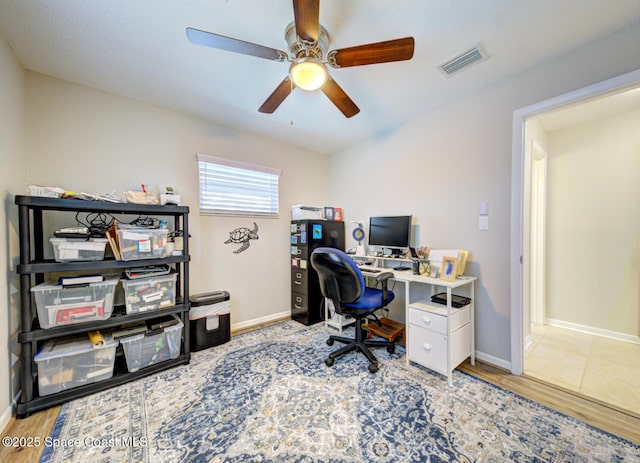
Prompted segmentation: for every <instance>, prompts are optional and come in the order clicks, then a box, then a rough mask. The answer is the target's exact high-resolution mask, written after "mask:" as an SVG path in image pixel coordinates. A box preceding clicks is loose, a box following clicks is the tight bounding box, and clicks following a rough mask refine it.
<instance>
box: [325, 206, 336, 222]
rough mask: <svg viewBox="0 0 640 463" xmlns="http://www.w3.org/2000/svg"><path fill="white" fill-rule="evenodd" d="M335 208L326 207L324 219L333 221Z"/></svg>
mask: <svg viewBox="0 0 640 463" xmlns="http://www.w3.org/2000/svg"><path fill="white" fill-rule="evenodd" d="M333 212H334V211H333V207H329V206H325V208H324V219H325V220H331V221H333Z"/></svg>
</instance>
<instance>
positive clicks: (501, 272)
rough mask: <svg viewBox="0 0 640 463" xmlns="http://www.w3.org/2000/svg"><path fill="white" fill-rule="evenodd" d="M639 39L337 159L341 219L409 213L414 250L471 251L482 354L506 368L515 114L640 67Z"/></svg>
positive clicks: (551, 68)
mask: <svg viewBox="0 0 640 463" xmlns="http://www.w3.org/2000/svg"><path fill="white" fill-rule="evenodd" d="M638 42H640V25H638V26H636V27H634V28H630V29H628V30H626V31H625V32H624V33H620V34H617V35H614V36H612V37H609V38H607V39H605V40H602V41H600V42H596V43H593V44H588V45H585V46H584V47H582V48H580V49H578V50H575V51H573V52H572V53H570V54H567V55H565V56H562V57H560V58H558V59H557V60H554V61H551V62H549V63H546V64H544V65H542V66H538V67H536V68H532V69H531V70H529V71H527V72H524V73H522V74H519V75H517V76H514V77H512V78H510V79H508V80H506V81H504V82H501V83H500V84H499V85H496V86H492V87H489V88H486V89H484V90H482V91H480V92H477V93H475V94H473V95H470V96H461V98H460V100H459V101H457V102H454V103H452V104H451V105H449V106H446V107H443V108H440V109H437V110H435V111H433V112H431V113H429V114H426V115H424V116H422V117H420V118H418V119H416V120H414V121H412V122H410V123H408V124H405V125H403V126H402V127H400V128H399V129H398V130H396V131H395V132H390V133H386V134H384V136H380V137H376V138H374V139H372V140H370V141H368V142H367V143H364V144H361V145H359V146H356V147H353V148H351V149H347V150H344V151H343V152H340V153H336V154H334V155H332V157H331V161H330V162H331V164H330V166H331V169H330V170H331V176H330V188H329V191H330V194H331V197H330V199H331V201H332V202H333V203H335V204H341V205H342V206H343V207H344V209H345V220H347V221H349V220H359V221H366V220H367V218H368V217H369V216H371V215H378V214H404V213H412V214H413V215H414V220H415V221H416V222H417V225H418V227H419V242H418V243H417V244H419V245H423V246H424V245H426V246H430V247H433V248H449V247H454V248H466V249H468V250H470V252H471V256H470V258H471V262H470V263H469V264H468V265H467V269H468V273H469V274H473V275H476V276H478V278H479V284H478V285H477V291H476V302H477V304H476V349H477V351H478V355H479V357H481V358H485V359H487V360H489V361H491V362H493V363H496V364H498V365H503V366H505V367H507V368H509V367H510V361H511V338H510V330H511V325H510V322H511V320H510V319H511V314H510V311H511V306H510V275H511V273H510V272H511V269H510V227H511V223H510V220H511V217H510V201H511V194H512V193H511V180H512V172H511V158H512V146H513V145H512V129H513V128H512V124H513V112H514V111H515V110H517V109H519V108H522V107H525V106H528V105H531V104H534V103H537V102H540V101H543V100H546V99H549V98H551V97H554V96H557V95H561V94H564V93H566V92H569V91H571V90H575V89H578V88H582V87H584V86H587V85H590V84H593V83H595V82H600V81H603V80H605V79H608V78H611V77H613V76H616V75H620V74H624V73H626V72H630V71H633V70H635V69H638V68H640V49H639V48H638V47H637V46H636V44H637V43H638ZM620 50H625V53H621V52H620ZM483 65H490V60H489V61H487V62H486V63H485V64H483ZM426 72H436V71H435V70H431V71H430V70H426ZM465 72H473V69H470V70H468V71H465ZM453 78H454V79H455V77H453ZM364 184H366V185H367V187H366V193H364V192H362V191H361V188H362V187H363V185H364ZM483 200H486V201H488V202H489V230H486V231H480V230H478V212H479V205H480V201H483ZM348 243H349V245H351V246H353V245H355V242H354V241H353V240H351V239H350V240H348Z"/></svg>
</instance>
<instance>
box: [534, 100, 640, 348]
mask: <svg viewBox="0 0 640 463" xmlns="http://www.w3.org/2000/svg"><path fill="white" fill-rule="evenodd" d="M638 127H640V110H636V111H630V112H626V113H622V114H619V115H616V116H613V117H607V118H604V119H599V120H597V121H593V122H589V123H585V124H579V125H576V126H573V127H569V128H566V129H562V130H557V131H554V132H550V133H548V140H549V145H548V150H549V151H548V154H549V175H548V199H549V201H548V246H547V313H546V316H547V318H550V319H553V320H558V321H563V322H568V323H572V324H576V325H582V326H585V327H590V328H596V329H601V330H607V331H613V332H617V333H624V334H629V335H636V336H637V335H638V310H639V307H638V294H640V293H639V277H640V213H639V211H640V132H639V131H638Z"/></svg>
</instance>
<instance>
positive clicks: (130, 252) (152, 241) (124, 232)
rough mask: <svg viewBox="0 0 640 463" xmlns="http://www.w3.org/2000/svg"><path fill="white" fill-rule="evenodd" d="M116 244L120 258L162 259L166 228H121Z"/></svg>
mask: <svg viewBox="0 0 640 463" xmlns="http://www.w3.org/2000/svg"><path fill="white" fill-rule="evenodd" d="M117 232H118V244H119V248H120V254H121V255H122V260H140V259H162V258H164V257H165V256H166V254H167V236H168V234H169V230H167V229H166V228H158V229H156V228H121V226H120V225H119V226H118V229H117Z"/></svg>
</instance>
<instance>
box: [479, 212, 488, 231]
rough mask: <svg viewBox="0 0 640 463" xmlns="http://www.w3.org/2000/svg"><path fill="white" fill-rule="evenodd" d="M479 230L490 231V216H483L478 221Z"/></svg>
mask: <svg viewBox="0 0 640 463" xmlns="http://www.w3.org/2000/svg"><path fill="white" fill-rule="evenodd" d="M478 228H480V230H489V216H488V215H481V216H480V217H479V220H478Z"/></svg>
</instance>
